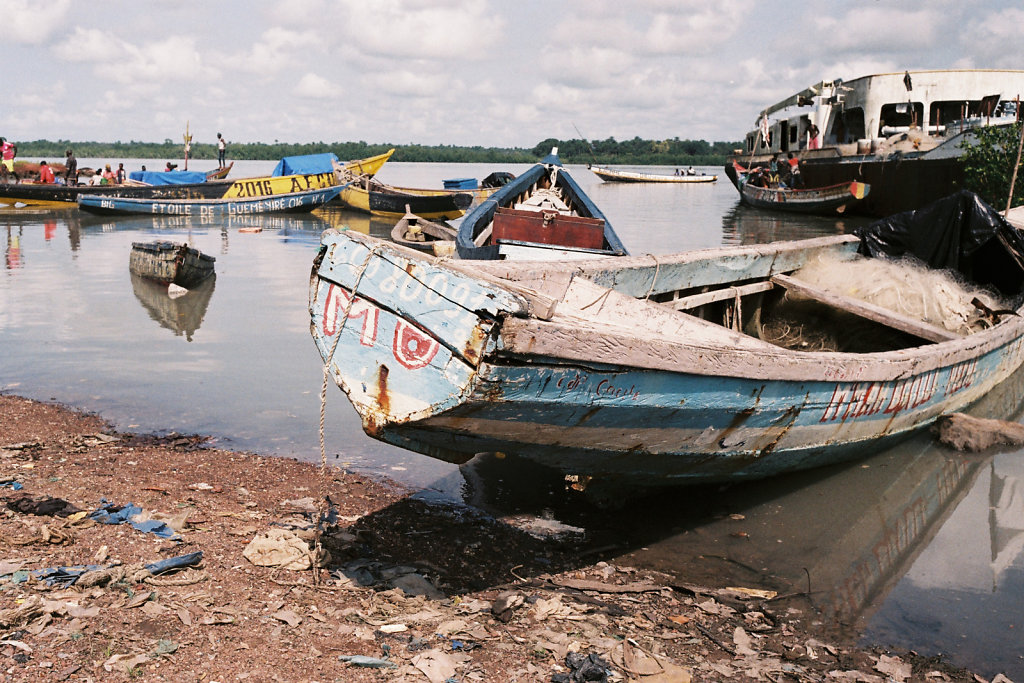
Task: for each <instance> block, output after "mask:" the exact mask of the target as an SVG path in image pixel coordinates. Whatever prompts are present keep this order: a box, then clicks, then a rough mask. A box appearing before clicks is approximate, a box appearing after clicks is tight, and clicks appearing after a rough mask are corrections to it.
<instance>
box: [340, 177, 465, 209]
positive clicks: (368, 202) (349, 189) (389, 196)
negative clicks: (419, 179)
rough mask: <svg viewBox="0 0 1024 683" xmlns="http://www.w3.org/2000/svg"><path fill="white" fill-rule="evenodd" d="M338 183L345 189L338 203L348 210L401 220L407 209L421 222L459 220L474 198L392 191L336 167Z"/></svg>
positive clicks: (458, 194)
mask: <svg viewBox="0 0 1024 683" xmlns="http://www.w3.org/2000/svg"><path fill="white" fill-rule="evenodd" d="M335 174H336V175H337V178H338V182H343V183H345V189H343V190H342V191H341V194H339V195H338V199H339V200H341V202H342V203H343V204H344V205H345V206H346V207H348V208H350V209H352V210H354V211H359V212H362V213H368V214H371V215H373V216H386V217H388V218H401V217H402V216H404V215H405V212H406V207H409V210H410V211H412V212H413V213H415V214H416V215H417V216H419V217H421V218H427V219H430V220H448V219H451V218H459V217H460V216H462V215H463V214H464V213H466V209H468V208H469V205H470V204H472V203H473V195H471V194H469V193H467V192H458V191H452V190H431V189H421V188H413V187H395V186H393V185H387V184H385V183H382V182H380V181H379V180H375V179H373V178H370V177H367V176H361V175H357V174H353V173H352V172H350V171H349V170H347V169H345V168H343V167H342V166H341V165H335Z"/></svg>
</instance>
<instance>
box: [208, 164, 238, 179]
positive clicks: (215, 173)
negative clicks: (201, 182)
mask: <svg viewBox="0 0 1024 683" xmlns="http://www.w3.org/2000/svg"><path fill="white" fill-rule="evenodd" d="M234 165H235V162H233V161H232V162H231V163H230V164H228V165H227V166H221V167H220V168H215V169H213V170H212V171H207V172H206V180H208V181H210V180H224V178H227V177H228V173H231V169H232V167H234Z"/></svg>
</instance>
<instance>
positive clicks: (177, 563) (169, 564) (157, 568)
mask: <svg viewBox="0 0 1024 683" xmlns="http://www.w3.org/2000/svg"><path fill="white" fill-rule="evenodd" d="M202 561H203V551H202V550H198V551H196V552H194V553H188V554H187V555H178V556H177V557H169V558H167V559H166V560H160V561H159V562H151V563H149V564H147V565H146V571H148V572H149V573H150V574H152V575H153V576H157V575H159V574H166V573H167V572H169V571H173V570H175V569H184V568H186V567H193V566H195V565H197V564H199V563H200V562H202Z"/></svg>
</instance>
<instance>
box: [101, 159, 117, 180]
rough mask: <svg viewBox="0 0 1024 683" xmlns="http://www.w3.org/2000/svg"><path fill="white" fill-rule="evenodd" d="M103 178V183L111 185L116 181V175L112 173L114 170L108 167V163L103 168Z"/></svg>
mask: <svg viewBox="0 0 1024 683" xmlns="http://www.w3.org/2000/svg"><path fill="white" fill-rule="evenodd" d="M103 180H105V181H106V182H105V183H103V184H104V185H113V184H114V183H116V182H117V176H116V175H114V172H113V171H112V170H111V169H110V164H107V165H106V167H105V168H104V169H103Z"/></svg>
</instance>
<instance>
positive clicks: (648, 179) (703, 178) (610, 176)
mask: <svg viewBox="0 0 1024 683" xmlns="http://www.w3.org/2000/svg"><path fill="white" fill-rule="evenodd" d="M587 168H589V169H590V170H591V171H593V172H594V175H596V176H597V177H598V178H600V179H601V180H604V181H606V182H617V183H683V184H693V183H697V184H699V183H713V182H715V181H716V180H718V176H717V175H704V174H701V175H661V174H658V173H639V172H637V171H620V170H618V169H615V168H607V167H605V166H594V165H592V164H587Z"/></svg>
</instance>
